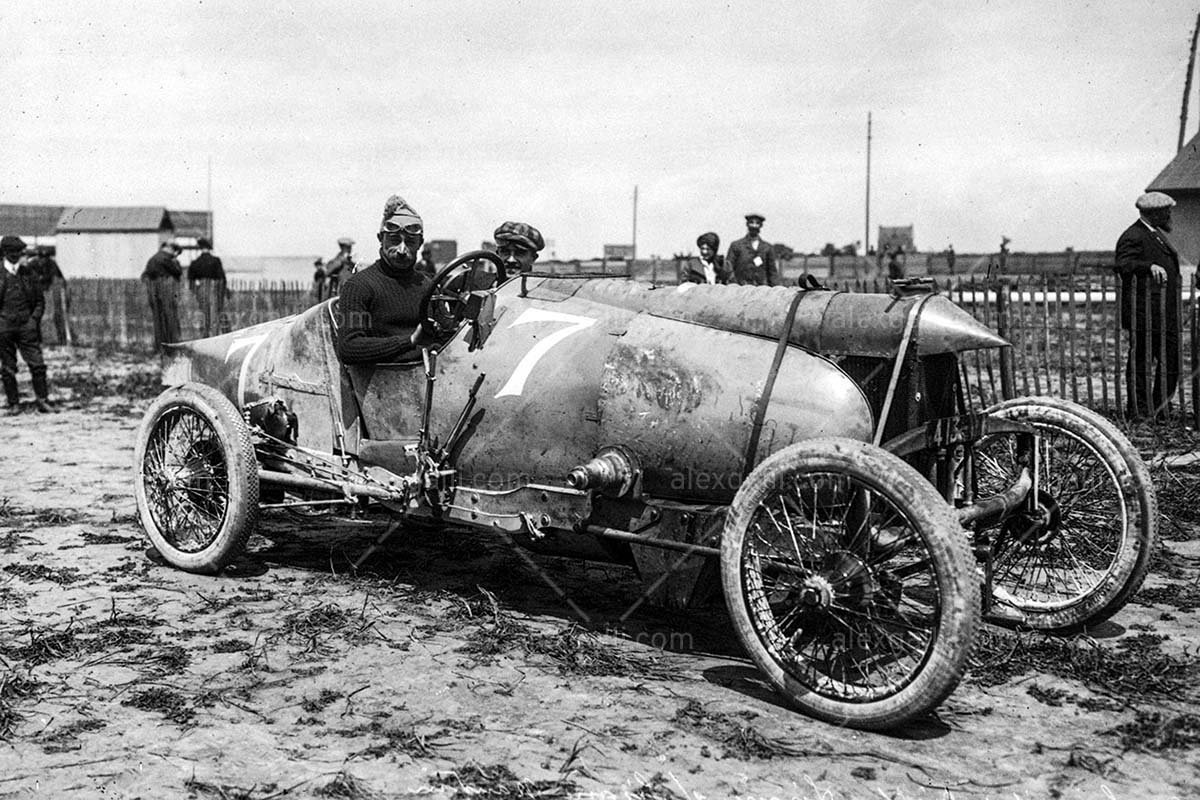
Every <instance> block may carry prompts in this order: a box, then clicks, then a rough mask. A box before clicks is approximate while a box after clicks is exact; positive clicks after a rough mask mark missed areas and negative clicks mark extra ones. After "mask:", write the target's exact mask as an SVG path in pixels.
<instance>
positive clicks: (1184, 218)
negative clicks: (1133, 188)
mask: <svg viewBox="0 0 1200 800" xmlns="http://www.w3.org/2000/svg"><path fill="white" fill-rule="evenodd" d="M1146 191H1148V192H1165V193H1166V194H1169V195H1171V197H1172V198H1173V199H1174V200H1175V203H1176V205H1175V208H1173V209H1172V210H1171V224H1172V230H1171V234H1170V238H1171V243H1172V244H1174V245H1175V248H1176V249H1177V250H1178V251H1179V255H1180V260H1182V261H1183V262H1185V263H1189V264H1195V263H1197V262H1200V133H1198V134H1196V135H1195V136H1193V137H1192V140H1191V141H1190V142H1188V143H1187V144H1185V145H1184V146H1183V149H1182V150H1180V151H1179V152H1178V153H1176V154H1175V158H1173V159H1171V163H1169V164H1167V166H1165V167H1163V171H1162V172H1160V173H1158V177H1157V178H1155V179H1154V180H1153V181H1151V182H1150V185H1149V186H1147V187H1146ZM1136 199H1137V198H1134V197H1131V198H1129V221H1130V222H1132V221H1133V220H1135V219H1137V209H1135V208H1134V207H1133V201H1134V200H1136ZM1116 240H1117V239H1116V236H1115V235H1114V236H1113V241H1114V242H1116Z"/></svg>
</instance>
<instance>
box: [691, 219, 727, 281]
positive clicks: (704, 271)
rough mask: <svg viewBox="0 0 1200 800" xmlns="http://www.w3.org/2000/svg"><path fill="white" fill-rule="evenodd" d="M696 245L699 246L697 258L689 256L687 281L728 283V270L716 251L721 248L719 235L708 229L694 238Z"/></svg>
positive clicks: (723, 259) (722, 258)
mask: <svg viewBox="0 0 1200 800" xmlns="http://www.w3.org/2000/svg"><path fill="white" fill-rule="evenodd" d="M696 247H698V248H700V257H699V258H689V259H688V261H687V274H686V275H685V276H684V280H685V281H686V282H687V283H709V284H720V283H729V277H730V276H729V272H728V271H727V270H726V268H725V258H724V257H723V256H722V255H721V254H720V253H719V252H718V250H720V248H721V237H720V236H717V234H715V233H713V232H712V231H709V232H708V233H702V234H700V237H699V238H698V239H696Z"/></svg>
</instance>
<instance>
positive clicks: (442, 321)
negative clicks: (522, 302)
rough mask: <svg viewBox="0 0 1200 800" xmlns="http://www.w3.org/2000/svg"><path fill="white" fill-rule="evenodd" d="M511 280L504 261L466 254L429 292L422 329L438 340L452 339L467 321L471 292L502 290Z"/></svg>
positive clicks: (441, 273) (422, 309)
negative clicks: (499, 288) (501, 287)
mask: <svg viewBox="0 0 1200 800" xmlns="http://www.w3.org/2000/svg"><path fill="white" fill-rule="evenodd" d="M484 262H486V263H484ZM492 268H494V269H492ZM507 277H508V276H507V273H506V270H505V269H504V259H502V258H500V256H498V255H496V254H495V253H493V252H490V251H488V250H472V251H471V252H469V253H464V254H462V255H461V256H459V257H458V258H456V259H454V260H453V261H451V262H450V263H449V264H447V265H446V266H444V267H442V268H441V269H440V270H438V273H437V275H435V276H434V277H433V283H431V284H430V285H429V288H428V289H426V290H425V294H424V296H423V297H422V298H421V305H420V307H419V310H418V313H419V314H420V317H421V325H422V327H424V328H425V331H426V332H427V333H429V334H432V335H433V336H435V337H436V338H438V339H444V338H447V337H449V336H450V335H451V334H453V333H454V332H455V331H457V330H458V326H459V325H460V324H462V321H463V319H465V317H466V314H465V311H466V304H467V297H468V296H469V295H470V294H471V292H473V291H478V290H481V289H490V288H492V287H493V286H498V285H499V284H501V283H504V281H505V279H506V278H507Z"/></svg>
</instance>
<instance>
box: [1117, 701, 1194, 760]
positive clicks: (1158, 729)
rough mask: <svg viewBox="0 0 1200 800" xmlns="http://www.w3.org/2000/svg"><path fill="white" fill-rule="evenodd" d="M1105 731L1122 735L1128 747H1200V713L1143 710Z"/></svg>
mask: <svg viewBox="0 0 1200 800" xmlns="http://www.w3.org/2000/svg"><path fill="white" fill-rule="evenodd" d="M1104 733H1105V735H1108V736H1119V737H1120V739H1121V747H1122V748H1124V749H1125V750H1149V751H1152V752H1160V751H1163V750H1190V749H1194V748H1198V747H1200V715H1196V714H1190V713H1184V714H1164V713H1163V712H1160V711H1142V710H1139V711H1138V712H1137V715H1136V716H1135V717H1134V719H1133V720H1132V721H1130V722H1123V723H1121V724H1120V725H1118V726H1117V727H1115V728H1113V729H1111V730H1107V731H1104Z"/></svg>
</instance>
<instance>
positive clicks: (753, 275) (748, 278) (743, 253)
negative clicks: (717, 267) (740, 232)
mask: <svg viewBox="0 0 1200 800" xmlns="http://www.w3.org/2000/svg"><path fill="white" fill-rule="evenodd" d="M765 221H766V218H765V217H764V216H763V215H762V214H747V215H746V235H745V236H743V237H742V238H741V239H738V240H737V241H735V242H734V243H733V244H731V245H729V254H728V255H726V256H725V266H726V268H727V269H728V270H729V271H730V272H731V273H732V280H731V282H732V283H737V284H743V285H746V284H749V285H751V286H762V285H766V286H777V285H779V271H778V269H777V267H776V265H775V254H774V253H773V252H772V251H771V245H770V244H768V243H767V242H765V241H763V240H762V238H760V236H759V233H760V232H761V231H762V226H763V222H765Z"/></svg>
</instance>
